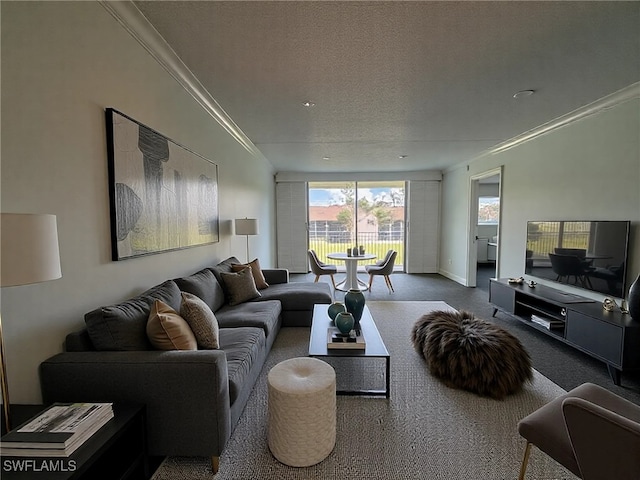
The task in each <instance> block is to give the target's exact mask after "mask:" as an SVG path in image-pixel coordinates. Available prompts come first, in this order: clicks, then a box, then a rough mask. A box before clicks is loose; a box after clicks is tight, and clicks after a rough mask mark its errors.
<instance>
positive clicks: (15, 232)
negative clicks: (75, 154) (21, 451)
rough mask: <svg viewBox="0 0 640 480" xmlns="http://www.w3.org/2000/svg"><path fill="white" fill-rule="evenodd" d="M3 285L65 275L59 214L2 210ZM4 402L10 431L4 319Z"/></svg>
mask: <svg viewBox="0 0 640 480" xmlns="http://www.w3.org/2000/svg"><path fill="white" fill-rule="evenodd" d="M0 215H1V217H0V242H1V243H0V250H1V256H0V258H1V261H0V287H15V286H19V285H28V284H31V283H39V282H46V281H47V280H55V279H56V278H60V277H61V276H62V272H61V270H60V252H59V249H58V228H57V224H56V216H55V215H40V214H28V213H2V214H0ZM0 368H1V369H2V371H1V372H0V373H1V375H2V379H1V381H2V406H3V409H4V421H5V426H6V430H7V432H9V431H10V430H11V420H10V402H9V387H8V384H7V366H6V357H5V353H4V337H3V335H2V320H1V319H0Z"/></svg>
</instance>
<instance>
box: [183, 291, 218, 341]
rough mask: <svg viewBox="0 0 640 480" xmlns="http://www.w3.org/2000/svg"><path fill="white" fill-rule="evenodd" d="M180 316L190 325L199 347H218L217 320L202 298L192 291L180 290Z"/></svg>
mask: <svg viewBox="0 0 640 480" xmlns="http://www.w3.org/2000/svg"><path fill="white" fill-rule="evenodd" d="M180 316H181V317H182V318H184V319H185V320H186V321H187V323H188V324H189V327H191V331H192V332H193V334H194V335H195V337H196V341H197V342H198V347H199V348H202V349H217V348H218V347H219V344H218V320H217V319H216V316H215V315H214V313H213V312H212V311H211V309H210V308H209V306H208V305H207V304H206V303H204V301H203V300H201V299H200V298H199V297H197V296H196V295H193V294H192V293H188V292H182V306H181V307H180Z"/></svg>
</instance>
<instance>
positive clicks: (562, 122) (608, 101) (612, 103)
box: [480, 82, 640, 157]
mask: <svg viewBox="0 0 640 480" xmlns="http://www.w3.org/2000/svg"><path fill="white" fill-rule="evenodd" d="M634 98H640V82H636V83H632V84H631V85H629V86H628V87H625V88H623V89H621V90H618V91H617V92H614V93H612V94H610V95H607V96H606V97H603V98H601V99H599V100H596V101H595V102H593V103H590V104H588V105H585V106H583V107H580V108H578V109H576V110H574V111H572V112H569V113H567V114H565V115H562V116H561V117H558V118H555V119H553V120H551V121H550V122H547V123H543V124H542V125H540V126H539V127H536V128H534V129H532V130H529V131H527V132H524V133H522V134H520V135H518V136H516V137H513V138H511V139H509V140H507V141H506V142H502V143H499V144H498V145H496V146H494V147H492V148H490V149H489V150H487V151H486V152H485V153H484V154H482V155H480V157H483V156H485V155H487V154H489V155H491V154H496V153H500V152H504V151H505V150H509V149H510V148H513V147H516V146H518V145H521V144H523V143H525V142H528V141H529V140H533V139H534V138H537V137H539V136H541V135H545V134H547V133H550V132H552V131H554V130H558V129H559V128H562V127H565V126H567V125H569V124H571V123H574V122H578V121H580V120H583V119H585V118H587V117H591V116H593V115H596V114H598V113H601V112H604V111H606V110H609V109H610V108H613V107H616V106H617V105H620V104H622V103H624V102H627V101H629V100H632V99H634Z"/></svg>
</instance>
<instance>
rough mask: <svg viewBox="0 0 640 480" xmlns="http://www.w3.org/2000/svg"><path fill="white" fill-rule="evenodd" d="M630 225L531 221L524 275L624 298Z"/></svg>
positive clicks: (600, 222)
mask: <svg viewBox="0 0 640 480" xmlns="http://www.w3.org/2000/svg"><path fill="white" fill-rule="evenodd" d="M630 226H631V225H630V222H629V221H612V220H607V221H573V220H571V221H557V220H554V221H529V222H527V248H526V253H525V269H524V271H525V273H526V274H527V275H531V276H533V277H537V278H541V279H546V280H551V281H552V282H557V283H560V284H565V285H571V286H572V287H578V288H583V289H586V290H591V291H594V292H599V293H603V294H605V295H607V296H611V297H617V298H623V297H624V288H625V282H626V278H627V264H628V257H627V253H628V244H629V229H630Z"/></svg>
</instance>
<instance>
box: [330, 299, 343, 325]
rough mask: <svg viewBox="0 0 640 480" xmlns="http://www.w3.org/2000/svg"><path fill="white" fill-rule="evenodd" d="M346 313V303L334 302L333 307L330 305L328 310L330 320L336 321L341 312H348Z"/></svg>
mask: <svg viewBox="0 0 640 480" xmlns="http://www.w3.org/2000/svg"><path fill="white" fill-rule="evenodd" d="M346 311H347V307H345V306H344V303H341V302H333V303H332V304H331V305H329V309H328V310H327V313H328V314H329V318H330V319H331V320H334V321H335V319H336V315H338V314H339V313H340V312H346Z"/></svg>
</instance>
